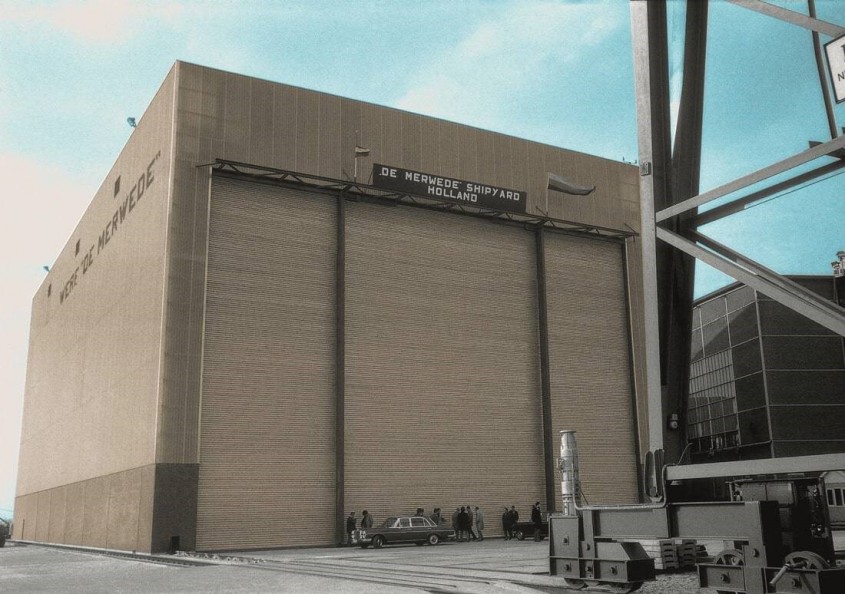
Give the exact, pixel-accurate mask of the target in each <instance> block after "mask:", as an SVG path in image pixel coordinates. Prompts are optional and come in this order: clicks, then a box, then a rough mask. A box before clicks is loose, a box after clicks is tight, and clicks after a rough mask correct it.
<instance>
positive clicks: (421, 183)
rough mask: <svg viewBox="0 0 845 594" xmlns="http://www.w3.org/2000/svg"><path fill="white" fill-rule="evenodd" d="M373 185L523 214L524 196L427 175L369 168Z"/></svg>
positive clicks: (458, 180)
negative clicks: (371, 170) (371, 171)
mask: <svg viewBox="0 0 845 594" xmlns="http://www.w3.org/2000/svg"><path fill="white" fill-rule="evenodd" d="M373 185H374V186H376V187H378V188H384V189H388V190H395V191H399V192H406V193H408V194H416V195H418V196H427V197H431V198H436V199H445V200H449V201H453V202H458V203H461V204H465V205H467V206H476V207H478V208H490V209H494V210H504V211H508V212H520V213H524V212H525V203H526V200H527V196H528V194H527V193H526V192H522V191H519V190H509V189H507V188H500V187H497V186H489V185H487V184H481V183H476V182H470V181H464V180H461V179H454V178H451V177H443V176H440V175H431V174H428V173H421V172H419V171H411V170H408V169H400V168H399V167H390V166H388V165H380V164H378V163H376V164H374V165H373Z"/></svg>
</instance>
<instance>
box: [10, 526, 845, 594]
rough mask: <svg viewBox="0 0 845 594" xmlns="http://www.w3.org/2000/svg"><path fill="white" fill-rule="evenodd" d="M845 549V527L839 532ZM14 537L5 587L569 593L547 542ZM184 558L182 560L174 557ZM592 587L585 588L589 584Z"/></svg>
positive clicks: (651, 589) (678, 581)
mask: <svg viewBox="0 0 845 594" xmlns="http://www.w3.org/2000/svg"><path fill="white" fill-rule="evenodd" d="M834 543H835V545H836V548H837V550H840V551H841V550H843V549H845V532H839V533H835V534H834ZM106 553H108V552H106V551H84V550H79V549H70V548H59V547H48V546H41V545H32V544H21V543H15V542H9V543H7V545H6V547H4V548H0V592H10V593H19V592H20V593H24V592H61V593H85V594H100V593H102V594H106V593H108V594H112V593H129V594H131V593H145V594H146V593H157V592H162V593H165V592H166V593H182V592H184V593H199V592H203V593H212V592H227V593H229V592H231V593H250V594H252V593H264V592H278V593H297V594H309V593H321V594H322V593H332V592H338V593H350V594H363V593H373V594H381V593H385V594H386V593H388V592H390V593H396V594H403V593H422V592H427V593H451V594H538V593H543V594H564V593H566V592H569V590H567V589H565V588H562V587H561V586H560V582H559V581H558V580H557V579H555V578H551V577H549V576H548V575H547V567H548V565H547V563H548V561H547V557H548V541H543V542H540V543H535V542H533V541H524V542H517V541H510V542H507V541H503V540H500V539H488V540H485V541H484V542H482V543H442V544H439V545H437V546H434V547H431V546H424V547H416V546H413V545H411V546H396V547H386V548H384V549H381V550H375V549H360V548H358V547H351V548H312V549H296V550H277V551H260V552H257V551H243V552H239V553H227V554H221V555H216V556H202V555H195V556H181V555H180V556H170V555H161V556H152V557H145V556H136V557H132V556H131V555H129V556H127V555H124V556H114V555H109V554H106ZM173 561H180V562H182V563H183V564H182V565H178V564H174V563H173ZM639 592H641V593H642V594H713V590H709V589H699V588H698V578H697V575H696V574H695V573H694V572H687V573H676V574H659V575H658V579H657V581H656V582H646V583H645V584H644V585H643V587H642V588H641V589H640V590H639ZM582 594H583V593H582Z"/></svg>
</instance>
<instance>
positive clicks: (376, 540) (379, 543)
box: [373, 534, 384, 549]
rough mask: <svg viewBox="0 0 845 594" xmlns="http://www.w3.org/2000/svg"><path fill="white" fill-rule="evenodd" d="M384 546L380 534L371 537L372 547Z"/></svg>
mask: <svg viewBox="0 0 845 594" xmlns="http://www.w3.org/2000/svg"><path fill="white" fill-rule="evenodd" d="M383 546H384V537H383V536H382V535H381V534H377V535H375V536H374V537H373V548H374V549H380V548H381V547H383Z"/></svg>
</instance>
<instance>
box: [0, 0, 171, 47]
mask: <svg viewBox="0 0 845 594" xmlns="http://www.w3.org/2000/svg"><path fill="white" fill-rule="evenodd" d="M183 10H184V6H183V5H182V4H181V3H178V2H136V1H133V0H82V1H65V2H55V3H48V4H43V3H36V2H32V3H24V2H17V3H9V4H7V5H4V6H3V10H2V13H0V22H7V23H12V24H15V25H17V26H19V27H21V26H46V27H48V28H49V29H51V30H52V31H53V32H54V33H56V34H60V35H66V36H69V37H71V38H74V39H76V40H78V41H81V42H86V43H95V44H114V43H119V42H120V41H122V40H126V39H129V38H131V37H133V36H134V35H136V34H138V33H139V32H141V31H142V30H143V28H144V27H145V26H146V25H147V24H148V23H149V22H150V21H152V20H155V21H156V22H158V23H162V22H166V23H173V22H175V21H176V19H177V18H178V17H179V16H180V15H181V14H182V12H183Z"/></svg>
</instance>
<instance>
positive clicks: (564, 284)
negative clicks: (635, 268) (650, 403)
mask: <svg viewBox="0 0 845 594" xmlns="http://www.w3.org/2000/svg"><path fill="white" fill-rule="evenodd" d="M545 244H546V273H547V280H546V291H547V295H548V302H549V306H548V309H549V314H548V315H549V372H550V376H551V385H552V394H553V398H554V401H553V404H552V418H553V427H554V432H555V435H557V432H558V431H560V430H563V429H573V430H575V431H576V438H577V440H578V452H579V456H580V470H581V475H582V485H581V487H582V489H583V491H584V495H585V496H586V497H587V500H588V501H589V503H635V502H637V501H638V499H637V468H638V466H637V455H636V451H637V450H636V448H635V443H636V421H635V412H634V410H635V407H634V401H633V396H632V394H633V383H632V375H631V355H630V342H629V340H630V339H629V334H628V330H627V327H628V311H627V307H626V299H625V272H624V267H623V265H622V264H623V262H624V253H623V248H622V246H621V245H620V244H618V243H612V242H607V241H600V240H595V239H585V238H581V237H572V236H567V235H560V234H554V233H547V234H546V240H545ZM557 489H558V493H559V492H560V485H557Z"/></svg>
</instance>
